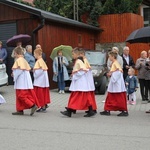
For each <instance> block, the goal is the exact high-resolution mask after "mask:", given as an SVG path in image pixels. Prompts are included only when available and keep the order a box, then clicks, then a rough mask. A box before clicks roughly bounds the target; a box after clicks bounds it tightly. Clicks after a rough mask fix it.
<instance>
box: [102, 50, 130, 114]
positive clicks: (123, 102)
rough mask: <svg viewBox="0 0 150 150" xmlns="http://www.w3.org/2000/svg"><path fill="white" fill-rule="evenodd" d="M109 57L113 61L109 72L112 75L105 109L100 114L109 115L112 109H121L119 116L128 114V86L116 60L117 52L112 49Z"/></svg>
mask: <svg viewBox="0 0 150 150" xmlns="http://www.w3.org/2000/svg"><path fill="white" fill-rule="evenodd" d="M109 59H110V61H112V65H111V68H110V72H109V73H108V74H107V75H108V77H110V81H109V84H108V90H107V91H108V93H107V97H106V101H105V105H104V111H102V112H100V114H101V115H107V116H109V115H111V114H110V111H121V113H119V114H118V115H117V116H128V115H129V114H128V109H127V98H126V97H127V96H126V87H125V84H124V79H123V71H122V67H121V65H120V64H119V63H118V61H117V60H116V59H117V53H115V52H113V51H111V52H110V53H109Z"/></svg>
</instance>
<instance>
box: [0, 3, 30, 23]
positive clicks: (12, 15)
mask: <svg viewBox="0 0 150 150" xmlns="http://www.w3.org/2000/svg"><path fill="white" fill-rule="evenodd" d="M0 14H1V15H0V21H1V22H4V21H15V20H19V19H25V18H30V14H29V13H26V12H23V11H20V10H18V9H15V8H12V7H9V6H6V5H3V4H0Z"/></svg>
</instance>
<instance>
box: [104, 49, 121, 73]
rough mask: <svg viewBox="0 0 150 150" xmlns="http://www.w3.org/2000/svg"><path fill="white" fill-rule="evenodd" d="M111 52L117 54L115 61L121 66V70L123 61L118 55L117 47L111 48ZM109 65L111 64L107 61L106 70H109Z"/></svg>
mask: <svg viewBox="0 0 150 150" xmlns="http://www.w3.org/2000/svg"><path fill="white" fill-rule="evenodd" d="M112 51H113V52H115V53H117V61H118V63H119V64H120V65H121V68H123V59H122V57H121V56H120V55H119V49H118V47H112ZM111 65H112V62H111V61H110V60H109V59H108V60H107V68H108V70H110V68H111Z"/></svg>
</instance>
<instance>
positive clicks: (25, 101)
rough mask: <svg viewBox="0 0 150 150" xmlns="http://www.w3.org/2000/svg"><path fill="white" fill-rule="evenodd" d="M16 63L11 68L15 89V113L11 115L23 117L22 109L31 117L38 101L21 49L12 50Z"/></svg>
mask: <svg viewBox="0 0 150 150" xmlns="http://www.w3.org/2000/svg"><path fill="white" fill-rule="evenodd" d="M14 55H15V58H16V61H15V62H14V65H13V67H12V70H13V73H12V76H13V78H14V82H15V83H14V89H16V110H17V111H16V112H13V113H12V115H23V114H24V109H30V108H31V113H30V115H31V116H32V115H33V114H34V112H35V111H36V109H37V106H39V103H38V99H37V97H36V95H35V92H34V89H33V85H32V80H31V76H30V69H31V68H30V66H29V64H28V63H27V61H26V60H25V59H24V58H23V50H22V48H21V47H16V48H15V49H14Z"/></svg>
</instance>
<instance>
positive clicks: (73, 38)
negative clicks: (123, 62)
mask: <svg viewBox="0 0 150 150" xmlns="http://www.w3.org/2000/svg"><path fill="white" fill-rule="evenodd" d="M79 36H80V37H81V39H82V40H81V43H79ZM96 39H97V38H96V36H95V33H94V32H92V31H89V30H85V29H81V28H78V27H71V26H66V25H63V24H58V23H52V22H46V25H45V26H44V27H43V28H42V29H41V30H39V32H38V43H39V44H41V46H42V49H43V51H44V52H45V53H46V57H47V65H48V68H49V78H50V83H51V87H56V84H55V83H54V82H53V81H52V76H53V71H52V60H51V59H50V54H51V52H52V50H53V48H55V47H57V46H59V45H70V46H72V47H73V48H74V47H83V48H88V49H93V50H94V49H95V40H96Z"/></svg>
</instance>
